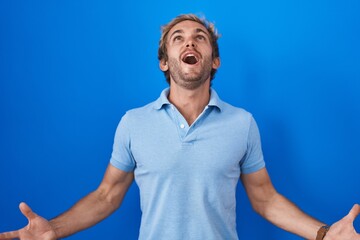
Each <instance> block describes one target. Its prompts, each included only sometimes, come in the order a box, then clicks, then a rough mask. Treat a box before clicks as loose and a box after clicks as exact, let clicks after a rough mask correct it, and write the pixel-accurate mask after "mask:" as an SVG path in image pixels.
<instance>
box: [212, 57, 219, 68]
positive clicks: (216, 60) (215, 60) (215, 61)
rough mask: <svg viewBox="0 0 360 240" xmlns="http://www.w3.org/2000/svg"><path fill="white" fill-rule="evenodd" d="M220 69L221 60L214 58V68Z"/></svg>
mask: <svg viewBox="0 0 360 240" xmlns="http://www.w3.org/2000/svg"><path fill="white" fill-rule="evenodd" d="M219 67H220V58H219V57H217V58H214V59H213V63H212V68H213V69H218V68H219Z"/></svg>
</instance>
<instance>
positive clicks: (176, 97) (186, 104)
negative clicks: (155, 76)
mask: <svg viewBox="0 0 360 240" xmlns="http://www.w3.org/2000/svg"><path fill="white" fill-rule="evenodd" d="M168 98H169V101H170V102H171V103H172V104H174V105H175V107H176V108H177V109H178V110H179V112H180V113H181V114H182V115H183V117H184V118H185V120H186V121H187V123H188V124H189V126H190V125H191V124H192V123H193V122H194V121H195V120H196V119H197V117H198V116H199V115H200V114H201V113H202V112H203V111H204V108H205V106H207V105H208V103H209V100H210V81H206V82H205V83H204V84H202V85H201V86H200V87H198V88H196V89H191V90H190V89H185V88H183V87H180V86H178V85H176V84H175V83H172V84H171V86H170V93H169V96H168Z"/></svg>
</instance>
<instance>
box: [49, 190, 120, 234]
mask: <svg viewBox="0 0 360 240" xmlns="http://www.w3.org/2000/svg"><path fill="white" fill-rule="evenodd" d="M117 207H118V206H116V205H114V204H112V203H111V202H110V201H108V200H107V199H106V196H105V194H104V193H102V191H101V190H99V189H98V190H96V191H94V192H92V193H90V194H89V195H87V196H86V197H84V198H83V199H81V200H80V201H79V202H77V203H76V204H75V205H74V206H73V207H72V208H70V209H69V210H68V211H66V212H64V213H63V214H61V215H60V216H58V217H56V218H54V219H52V220H51V221H50V224H51V226H52V227H53V229H54V230H55V232H56V235H57V238H63V237H67V236H70V235H72V234H74V233H76V232H79V231H81V230H83V229H86V228H89V227H91V226H93V225H95V224H96V223H98V222H100V221H101V220H103V219H104V218H106V217H107V216H109V215H110V214H111V213H112V212H113V211H114V210H115V209H116V208H117Z"/></svg>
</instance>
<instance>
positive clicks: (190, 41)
mask: <svg viewBox="0 0 360 240" xmlns="http://www.w3.org/2000/svg"><path fill="white" fill-rule="evenodd" d="M186 47H187V48H189V47H193V48H194V47H196V44H195V43H194V41H193V40H192V39H191V40H189V41H187V43H186Z"/></svg>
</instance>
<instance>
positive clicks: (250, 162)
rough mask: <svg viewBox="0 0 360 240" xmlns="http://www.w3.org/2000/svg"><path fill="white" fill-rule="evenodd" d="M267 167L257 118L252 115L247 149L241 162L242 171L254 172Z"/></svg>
mask: <svg viewBox="0 0 360 240" xmlns="http://www.w3.org/2000/svg"><path fill="white" fill-rule="evenodd" d="M264 167H265V161H264V156H263V152H262V149H261V140H260V133H259V129H258V126H257V124H256V122H255V119H254V118H253V117H252V116H251V117H250V124H249V131H248V136H247V150H246V154H245V155H244V157H243V159H242V160H241V162H240V168H241V172H242V173H245V174H247V173H253V172H256V171H258V170H260V169H262V168H264Z"/></svg>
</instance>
